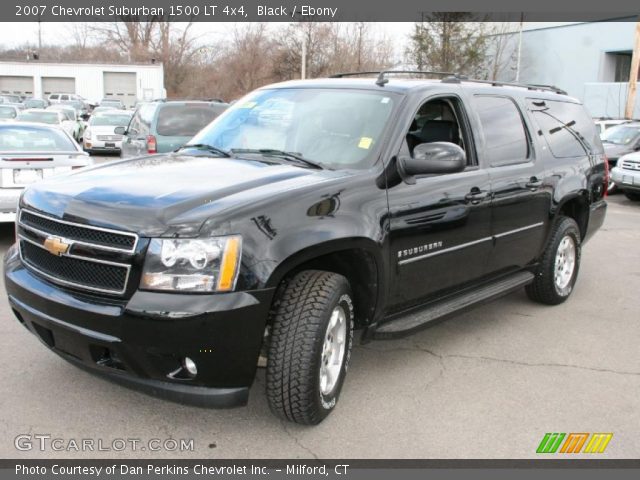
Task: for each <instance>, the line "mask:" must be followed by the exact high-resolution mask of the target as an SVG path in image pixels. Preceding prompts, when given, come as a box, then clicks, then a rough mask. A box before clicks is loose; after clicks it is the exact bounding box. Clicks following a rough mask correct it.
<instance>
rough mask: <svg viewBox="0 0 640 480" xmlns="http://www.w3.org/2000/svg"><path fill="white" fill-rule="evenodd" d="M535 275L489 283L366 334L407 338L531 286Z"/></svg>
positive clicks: (381, 338)
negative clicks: (459, 314) (436, 321)
mask: <svg viewBox="0 0 640 480" xmlns="http://www.w3.org/2000/svg"><path fill="white" fill-rule="evenodd" d="M533 278H534V275H533V273H531V272H518V273H515V274H511V275H509V276H507V277H502V278H500V279H499V280H496V281H493V282H491V283H488V284H485V285H483V286H481V287H477V288H474V289H473V290H466V291H464V292H463V293H459V294H456V295H453V296H451V297H447V298H445V299H443V300H439V301H435V302H433V303H431V304H427V305H426V306H425V307H423V308H420V309H418V310H415V311H412V312H411V313H406V314H403V315H402V316H399V317H398V318H397V319H393V320H389V321H387V322H385V323H383V324H382V325H380V326H379V327H377V328H376V327H372V328H371V330H369V331H368V332H366V333H365V337H366V338H367V339H375V340H390V339H394V338H398V337H404V336H406V335H409V334H411V333H414V332H415V331H416V330H419V329H421V328H423V327H425V326H426V325H428V324H430V323H431V322H433V321H434V320H440V319H443V318H445V317H448V316H450V315H453V314H456V313H461V312H462V311H464V310H467V309H468V308H470V307H473V306H476V305H479V304H481V303H486V302H489V301H490V300H493V299H495V298H499V297H502V296H503V295H507V294H508V293H511V292H513V291H514V290H518V289H519V288H522V287H524V286H525V285H527V284H529V283H531V281H532V280H533Z"/></svg>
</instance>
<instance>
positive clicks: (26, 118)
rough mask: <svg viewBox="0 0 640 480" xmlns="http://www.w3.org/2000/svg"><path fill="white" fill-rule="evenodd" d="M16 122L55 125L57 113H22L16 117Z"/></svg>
mask: <svg viewBox="0 0 640 480" xmlns="http://www.w3.org/2000/svg"><path fill="white" fill-rule="evenodd" d="M18 120H21V121H23V122H37V123H49V124H51V125H56V124H57V123H58V113H57V112H55V113H54V112H51V113H49V112H22V113H21V114H20V115H18Z"/></svg>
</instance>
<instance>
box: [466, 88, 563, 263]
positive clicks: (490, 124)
mask: <svg viewBox="0 0 640 480" xmlns="http://www.w3.org/2000/svg"><path fill="white" fill-rule="evenodd" d="M472 101H473V105H474V107H475V108H474V113H475V115H476V118H477V120H478V124H479V131H480V135H479V136H480V142H479V155H481V156H482V158H483V161H484V163H485V164H486V165H487V166H488V172H489V175H490V178H491V186H492V192H493V198H492V202H491V224H492V228H491V234H492V236H493V237H494V243H493V249H492V251H491V255H490V256H489V260H488V263H487V273H499V272H501V271H509V270H513V269H518V268H520V267H523V266H525V265H527V264H528V263H530V262H531V261H533V260H535V259H536V258H537V257H538V255H539V253H540V251H541V249H542V247H543V243H544V239H545V233H546V228H545V227H546V225H547V219H548V218H549V208H550V192H551V189H550V187H549V186H545V185H544V182H543V178H544V172H543V169H542V166H541V164H542V162H539V161H537V159H536V151H535V149H534V144H533V141H532V135H531V133H530V129H529V126H528V124H527V123H526V120H525V118H526V117H525V116H524V115H523V111H522V107H521V106H520V105H519V104H518V103H517V102H516V100H515V99H514V98H511V97H509V96H505V95H487V94H484V93H483V94H475V95H473V99H472Z"/></svg>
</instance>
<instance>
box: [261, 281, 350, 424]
mask: <svg viewBox="0 0 640 480" xmlns="http://www.w3.org/2000/svg"><path fill="white" fill-rule="evenodd" d="M353 318H354V317H353V301H352V297H351V288H350V286H349V282H348V281H347V279H346V278H345V277H343V276H342V275H338V274H336V273H330V272H323V271H316V270H307V271H303V272H301V273H299V274H298V275H296V276H295V277H294V278H293V279H291V280H290V281H289V283H288V284H287V286H286V287H285V289H284V291H283V293H282V295H281V297H280V299H279V301H278V303H277V309H276V314H275V318H274V321H273V325H272V328H271V338H270V344H269V349H268V359H267V398H268V400H269V406H270V408H271V410H272V411H273V413H275V414H276V415H277V416H279V417H281V418H285V419H287V420H290V421H293V422H296V423H301V424H306V425H315V424H318V423H320V422H321V421H322V420H323V419H324V418H325V417H326V416H327V415H329V413H331V411H332V410H333V409H334V407H335V405H336V403H337V401H338V398H339V396H340V391H341V389H342V383H343V382H344V378H345V375H346V372H347V368H348V365H349V357H350V356H351V346H352V343H353V324H354V321H353Z"/></svg>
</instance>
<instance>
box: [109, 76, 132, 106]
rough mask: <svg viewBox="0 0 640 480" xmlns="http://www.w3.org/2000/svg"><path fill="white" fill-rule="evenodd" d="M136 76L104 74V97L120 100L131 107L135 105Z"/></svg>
mask: <svg viewBox="0 0 640 480" xmlns="http://www.w3.org/2000/svg"><path fill="white" fill-rule="evenodd" d="M136 94H137V88H136V74H135V73H133V72H131V73H129V72H104V97H105V98H115V99H118V100H122V103H124V104H125V105H127V106H128V107H132V106H133V105H134V104H135V103H136Z"/></svg>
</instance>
